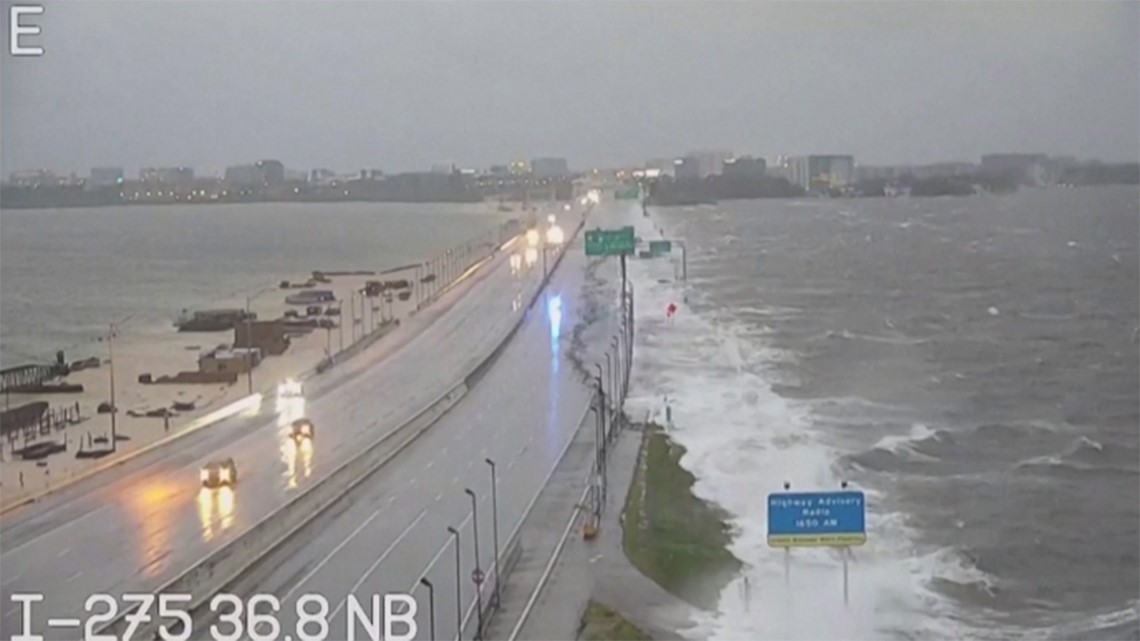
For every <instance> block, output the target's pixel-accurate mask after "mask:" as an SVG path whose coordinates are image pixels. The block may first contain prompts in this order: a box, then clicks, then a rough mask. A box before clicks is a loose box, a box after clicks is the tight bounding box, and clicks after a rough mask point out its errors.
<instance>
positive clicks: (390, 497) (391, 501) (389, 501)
mask: <svg viewBox="0 0 1140 641" xmlns="http://www.w3.org/2000/svg"><path fill="white" fill-rule="evenodd" d="M395 502H396V495H395V494H393V495H392V496H389V497H388V505H391V504H393V503H395Z"/></svg>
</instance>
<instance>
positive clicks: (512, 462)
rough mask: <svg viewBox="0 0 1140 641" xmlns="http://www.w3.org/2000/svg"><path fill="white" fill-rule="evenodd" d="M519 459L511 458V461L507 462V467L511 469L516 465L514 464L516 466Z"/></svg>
mask: <svg viewBox="0 0 1140 641" xmlns="http://www.w3.org/2000/svg"><path fill="white" fill-rule="evenodd" d="M517 460H518V459H517V458H513V459H511V460H510V461H509V462H508V463H507V469H508V470H509V469H511V468H512V467H514V466H515V461H517Z"/></svg>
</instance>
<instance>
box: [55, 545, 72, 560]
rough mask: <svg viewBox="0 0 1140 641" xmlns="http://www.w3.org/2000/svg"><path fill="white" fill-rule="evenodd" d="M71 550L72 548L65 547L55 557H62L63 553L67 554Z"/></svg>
mask: <svg viewBox="0 0 1140 641" xmlns="http://www.w3.org/2000/svg"><path fill="white" fill-rule="evenodd" d="M70 551H71V548H63V549H62V550H60V551H59V554H57V555H55V558H57V559H62V558H63V555H65V554H67V553H68V552H70Z"/></svg>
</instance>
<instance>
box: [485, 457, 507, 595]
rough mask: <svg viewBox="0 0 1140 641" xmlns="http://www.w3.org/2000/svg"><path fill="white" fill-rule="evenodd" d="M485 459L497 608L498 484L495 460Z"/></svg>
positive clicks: (500, 569) (499, 567) (498, 567)
mask: <svg viewBox="0 0 1140 641" xmlns="http://www.w3.org/2000/svg"><path fill="white" fill-rule="evenodd" d="M485 460H486V461H487V465H490V466H491V536H492V537H493V538H494V540H495V608H498V607H499V606H500V605H501V604H502V601H501V599H500V597H499V575H500V574H501V573H502V572H503V568H502V566H500V565H499V490H498V487H499V484H498V482H497V481H496V480H495V462H494V461H492V460H491V459H489V458H488V459H485Z"/></svg>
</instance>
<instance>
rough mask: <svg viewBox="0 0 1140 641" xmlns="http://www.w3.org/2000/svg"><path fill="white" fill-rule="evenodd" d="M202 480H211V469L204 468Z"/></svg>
mask: <svg viewBox="0 0 1140 641" xmlns="http://www.w3.org/2000/svg"><path fill="white" fill-rule="evenodd" d="M202 480H203V481H209V480H210V470H207V469H204V468H203V469H202Z"/></svg>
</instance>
